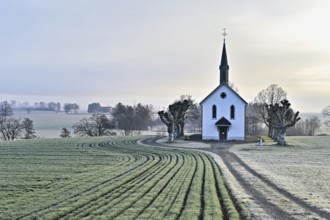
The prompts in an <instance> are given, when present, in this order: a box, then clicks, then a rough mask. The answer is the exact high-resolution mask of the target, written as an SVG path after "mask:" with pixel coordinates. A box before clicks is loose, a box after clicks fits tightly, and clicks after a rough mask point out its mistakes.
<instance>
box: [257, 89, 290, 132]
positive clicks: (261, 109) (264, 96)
mask: <svg viewBox="0 0 330 220" xmlns="http://www.w3.org/2000/svg"><path fill="white" fill-rule="evenodd" d="M286 96H287V93H286V91H284V90H283V89H282V87H280V86H278V85H276V84H272V85H270V86H268V87H267V88H266V89H264V90H262V91H261V92H259V93H258V95H257V96H256V97H255V98H254V101H253V103H254V104H255V105H253V111H255V113H256V114H257V117H258V118H259V120H261V121H262V122H264V123H265V125H266V126H267V127H268V136H269V137H271V138H276V136H277V135H276V134H275V131H276V130H275V129H274V128H273V127H272V124H274V122H272V121H270V122H269V120H271V119H272V117H269V115H268V111H267V109H266V106H267V105H268V106H269V105H273V106H274V105H276V104H279V103H280V101H281V100H284V99H286Z"/></svg>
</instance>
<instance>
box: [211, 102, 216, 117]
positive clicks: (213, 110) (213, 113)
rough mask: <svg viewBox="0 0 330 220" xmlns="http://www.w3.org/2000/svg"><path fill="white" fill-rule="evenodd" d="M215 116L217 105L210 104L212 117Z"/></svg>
mask: <svg viewBox="0 0 330 220" xmlns="http://www.w3.org/2000/svg"><path fill="white" fill-rule="evenodd" d="M216 117H217V106H215V105H213V106H212V118H216Z"/></svg>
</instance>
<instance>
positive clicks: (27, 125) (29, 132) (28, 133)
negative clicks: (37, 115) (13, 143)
mask: <svg viewBox="0 0 330 220" xmlns="http://www.w3.org/2000/svg"><path fill="white" fill-rule="evenodd" d="M22 129H23V130H24V131H25V134H24V137H23V138H24V139H33V138H36V137H37V136H36V135H35V133H36V132H35V130H34V125H33V121H32V120H31V119H29V118H24V120H23V121H22Z"/></svg>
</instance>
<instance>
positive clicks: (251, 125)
mask: <svg viewBox="0 0 330 220" xmlns="http://www.w3.org/2000/svg"><path fill="white" fill-rule="evenodd" d="M259 105H260V104H257V103H249V104H248V105H247V107H246V122H247V123H246V126H247V134H248V135H260V133H263V132H264V131H263V130H264V128H263V126H262V124H263V123H264V122H263V121H262V120H260V116H259V115H258V112H257V111H256V110H255V109H258V108H259Z"/></svg>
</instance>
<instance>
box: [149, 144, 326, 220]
mask: <svg viewBox="0 0 330 220" xmlns="http://www.w3.org/2000/svg"><path fill="white" fill-rule="evenodd" d="M147 144H150V145H157V146H168V145H164V144H160V143H157V142H156V141H155V140H153V141H149V142H148V143H147ZM211 145H212V147H211V148H208V149H207V148H203V149H202V150H205V151H209V152H212V153H215V154H217V155H219V156H220V157H221V159H222V161H223V163H224V164H225V165H226V167H227V168H228V170H229V171H230V172H231V174H232V175H233V176H234V177H235V179H236V180H237V181H238V182H239V185H240V186H241V187H242V188H243V189H244V191H245V192H246V194H247V195H248V197H249V198H250V203H249V204H248V209H250V211H251V213H252V219H262V220H265V219H276V220H278V219H279V220H281V219H330V213H328V212H325V211H323V210H320V209H318V208H317V207H313V206H311V205H310V204H308V203H306V202H305V201H304V200H302V199H300V198H297V197H295V196H293V195H292V194H290V193H289V192H288V191H286V190H284V189H281V188H279V187H278V186H277V185H275V184H274V183H273V182H271V181H270V180H268V179H267V178H265V177H264V176H262V175H261V174H259V173H258V172H256V171H255V170H254V169H252V168H251V167H250V166H249V165H248V164H246V163H244V162H243V161H242V160H241V159H240V158H239V157H237V156H236V155H235V154H234V153H232V152H230V150H229V148H230V147H232V146H233V143H229V142H222V143H221V142H214V143H211ZM177 146H178V145H177ZM200 150H201V149H200Z"/></svg>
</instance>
